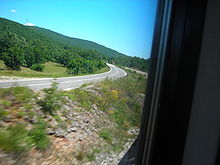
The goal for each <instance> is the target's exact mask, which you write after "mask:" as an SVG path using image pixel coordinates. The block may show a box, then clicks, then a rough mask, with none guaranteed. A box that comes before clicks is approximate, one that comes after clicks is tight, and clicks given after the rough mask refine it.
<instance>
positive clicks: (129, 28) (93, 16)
mask: <svg viewBox="0 0 220 165" xmlns="http://www.w3.org/2000/svg"><path fill="white" fill-rule="evenodd" d="M156 7H157V0H0V17H3V18H7V19H10V20H13V21H16V22H19V23H22V24H25V23H28V24H29V25H35V26H39V27H43V28H46V29H50V30H52V31H56V32H58V33H61V34H64V35H67V36H70V37H75V38H81V39H86V40H90V41H93V42H96V43H99V44H101V45H104V46H106V47H109V48H112V49H114V50H117V51H119V52H121V53H124V54H126V55H129V56H139V57H143V58H148V57H149V56H150V51H151V45H152V39H153V29H154V22H155V15H156Z"/></svg>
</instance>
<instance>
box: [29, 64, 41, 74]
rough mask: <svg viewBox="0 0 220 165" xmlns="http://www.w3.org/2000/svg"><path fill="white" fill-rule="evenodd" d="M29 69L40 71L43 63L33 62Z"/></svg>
mask: <svg viewBox="0 0 220 165" xmlns="http://www.w3.org/2000/svg"><path fill="white" fill-rule="evenodd" d="M31 69H32V70H35V71H38V72H42V71H43V70H44V64H33V65H32V66H31Z"/></svg>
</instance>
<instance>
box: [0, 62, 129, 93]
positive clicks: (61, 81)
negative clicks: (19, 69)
mask: <svg viewBox="0 0 220 165" xmlns="http://www.w3.org/2000/svg"><path fill="white" fill-rule="evenodd" d="M107 65H108V66H109V67H110V70H109V71H108V72H105V73H100V74H93V75H85V76H75V77H60V78H56V79H54V78H38V79H20V80H3V81H0V88H10V87H14V86H25V87H28V88H30V89H32V90H36V91H37V90H41V89H44V88H49V87H51V84H52V82H53V81H55V82H57V83H58V87H59V89H62V90H69V89H74V88H78V87H80V86H81V85H83V84H86V83H91V82H98V81H102V80H104V79H106V78H110V79H116V78H120V77H124V76H126V75H127V73H126V72H125V71H124V70H122V69H120V68H118V67H116V66H115V65H112V64H107Z"/></svg>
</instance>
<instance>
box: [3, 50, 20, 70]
mask: <svg viewBox="0 0 220 165" xmlns="http://www.w3.org/2000/svg"><path fill="white" fill-rule="evenodd" d="M2 55H3V56H2V60H3V61H4V63H5V65H6V66H7V67H9V68H10V69H13V70H20V69H21V68H20V66H21V65H22V63H23V61H24V58H23V52H22V50H21V49H19V48H18V47H11V48H9V49H8V50H7V51H5V52H4V53H3V54H2Z"/></svg>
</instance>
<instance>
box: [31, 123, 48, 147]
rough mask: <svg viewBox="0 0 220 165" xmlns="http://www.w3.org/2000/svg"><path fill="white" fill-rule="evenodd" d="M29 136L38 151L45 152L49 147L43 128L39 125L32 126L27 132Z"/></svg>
mask: <svg viewBox="0 0 220 165" xmlns="http://www.w3.org/2000/svg"><path fill="white" fill-rule="evenodd" d="M29 136H30V138H31V139H32V142H33V144H34V145H35V147H36V148H38V149H41V150H45V149H46V148H47V147H48V146H49V145H50V140H49V138H48V137H47V134H46V132H45V126H44V125H42V124H40V123H39V124H37V125H35V126H34V128H33V129H32V130H31V131H30V132H29Z"/></svg>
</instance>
